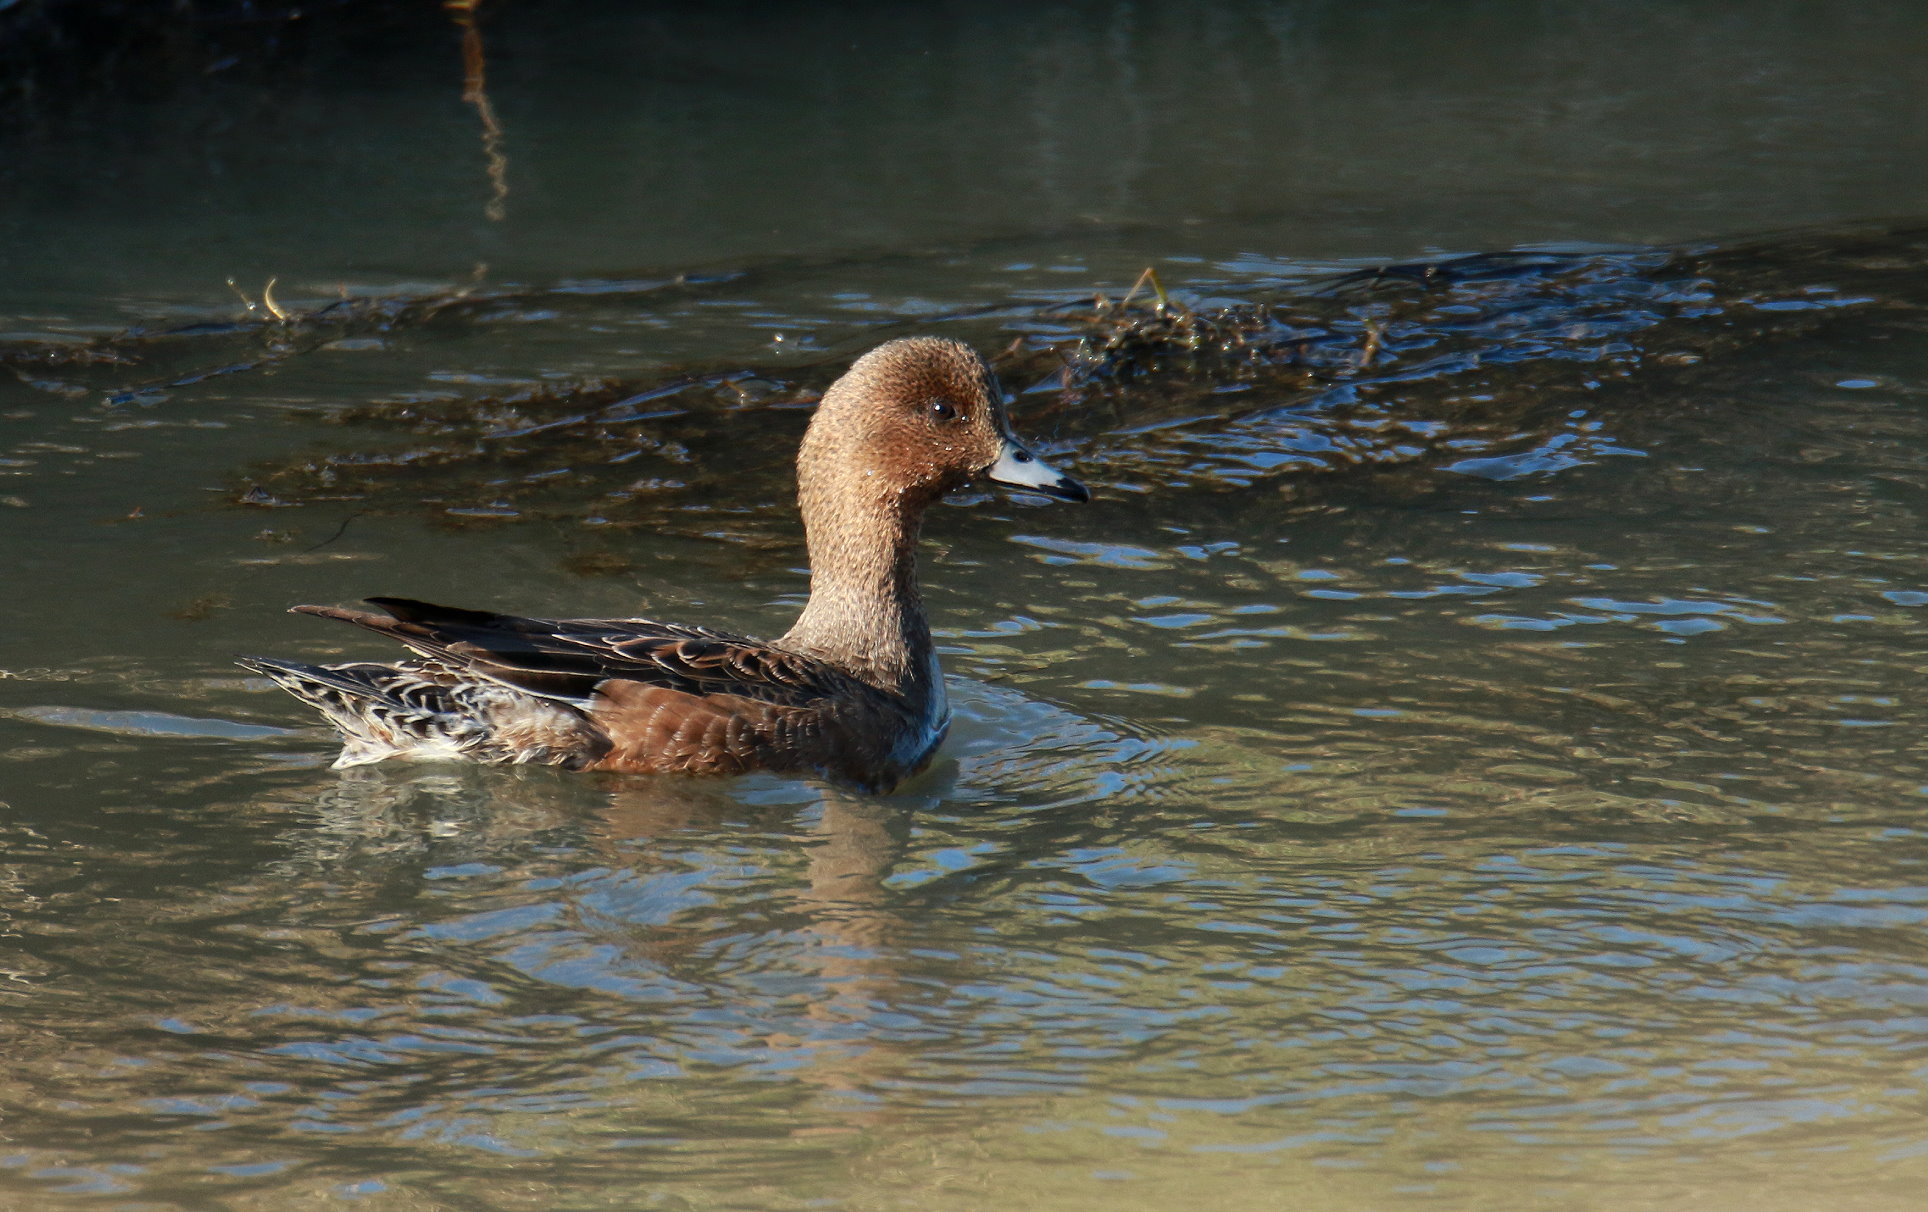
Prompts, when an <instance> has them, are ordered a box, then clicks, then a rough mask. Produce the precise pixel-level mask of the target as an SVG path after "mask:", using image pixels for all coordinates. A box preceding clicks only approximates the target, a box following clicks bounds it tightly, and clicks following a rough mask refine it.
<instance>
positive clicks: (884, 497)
mask: <svg viewBox="0 0 1928 1212" xmlns="http://www.w3.org/2000/svg"><path fill="white" fill-rule="evenodd" d="M797 473H798V481H799V485H800V487H801V488H802V490H803V495H804V498H805V501H806V505H808V504H809V503H810V502H811V499H812V498H817V499H820V500H822V501H823V506H822V507H834V505H833V504H832V502H834V501H835V500H837V499H838V498H842V499H844V500H853V499H869V500H880V501H895V502H897V503H898V505H899V507H900V508H910V509H921V508H922V507H924V506H926V505H928V504H930V503H931V502H933V501H935V500H937V499H938V498H939V497H942V496H943V495H944V494H945V493H948V492H950V491H952V490H953V489H956V488H960V487H962V486H963V485H965V484H966V483H968V482H970V481H971V480H972V479H973V478H975V477H977V476H979V475H983V476H986V477H988V478H989V479H991V480H993V481H995V482H996V483H999V484H1006V485H1009V486H1010V487H1012V488H1018V489H1022V490H1024V491H1025V492H1035V493H1038V494H1040V495H1042V496H1047V497H1057V498H1059V499H1060V500H1065V501H1088V500H1090V499H1091V493H1090V492H1089V491H1088V490H1087V489H1086V488H1085V486H1084V485H1082V484H1080V483H1078V482H1077V481H1076V480H1074V479H1072V478H1071V477H1070V476H1067V475H1065V474H1064V473H1063V472H1060V471H1058V470H1057V469H1056V468H1054V467H1052V466H1051V465H1050V464H1048V463H1046V462H1045V461H1044V460H1042V459H1040V458H1038V456H1037V455H1035V454H1033V453H1032V452H1031V451H1030V449H1029V448H1027V447H1026V446H1025V445H1024V443H1022V442H1020V441H1018V439H1017V437H1016V435H1014V434H1012V432H1011V423H1010V421H1009V420H1008V419H1006V417H1005V415H1004V393H1003V392H1002V391H1001V390H999V388H998V385H997V379H996V377H995V376H994V375H993V374H992V373H991V368H990V367H989V366H987V365H985V363H984V359H983V358H980V357H979V356H978V355H977V352H976V351H975V350H973V349H972V348H971V347H970V346H968V345H965V344H964V343H963V342H961V341H952V340H948V339H946V338H943V337H907V338H904V339H902V340H897V341H891V342H888V343H887V344H884V345H879V346H878V347H877V348H876V349H873V350H871V351H870V352H869V353H867V354H865V355H864V356H863V357H861V358H858V359H857V361H856V362H855V364H853V365H852V366H851V368H850V369H849V370H848V371H846V372H844V375H843V377H842V378H840V379H838V380H837V381H836V382H835V383H832V384H831V385H830V390H828V391H826V392H824V395H823V402H822V403H820V404H818V405H817V413H816V416H814V417H813V418H812V419H811V422H810V431H809V432H808V433H807V434H805V435H804V439H803V448H802V450H800V451H799V452H798V454H797Z"/></svg>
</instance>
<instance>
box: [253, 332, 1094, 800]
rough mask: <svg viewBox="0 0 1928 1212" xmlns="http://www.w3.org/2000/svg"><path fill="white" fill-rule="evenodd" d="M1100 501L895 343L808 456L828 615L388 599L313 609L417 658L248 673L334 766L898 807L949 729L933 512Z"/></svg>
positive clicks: (810, 533)
mask: <svg viewBox="0 0 1928 1212" xmlns="http://www.w3.org/2000/svg"><path fill="white" fill-rule="evenodd" d="M980 472H988V473H989V474H990V475H991V476H992V478H994V479H997V480H999V481H1001V482H1004V483H1008V484H1012V485H1015V486H1017V487H1020V488H1024V489H1026V490H1029V491H1033V492H1040V493H1043V494H1046V495H1052V496H1060V497H1066V498H1070V499H1077V500H1082V499H1084V498H1085V495H1086V494H1085V492H1084V489H1083V488H1082V487H1081V486H1079V485H1078V484H1077V483H1076V482H1075V481H1072V480H1069V479H1067V478H1066V477H1064V476H1062V475H1060V474H1059V473H1057V472H1056V471H1053V470H1052V469H1051V468H1049V467H1048V466H1046V465H1045V464H1043V463H1041V462H1039V461H1038V460H1037V459H1036V457H1035V456H1034V455H1032V454H1031V453H1030V452H1029V451H1028V450H1026V449H1025V448H1024V447H1023V445H1022V444H1021V443H1019V442H1018V441H1017V440H1016V439H1015V438H1014V437H1012V435H1011V432H1010V427H1009V424H1008V422H1007V421H1006V420H1005V416H1004V404H1003V396H1002V394H1001V392H1000V391H999V389H998V387H997V384H996V381H995V379H994V378H993V377H992V375H991V372H990V369H989V368H988V367H987V366H986V365H985V364H984V362H983V360H982V359H981V358H979V357H978V356H977V354H976V353H974V352H973V351H972V350H971V349H970V348H969V347H967V346H964V345H962V344H959V343H958V342H955V341H947V340H940V339H936V338H928V337H925V338H911V339H906V340H901V341H893V342H890V343H889V344H887V345H883V346H880V347H879V348H877V349H875V350H872V351H871V352H870V353H869V354H867V355H865V356H864V357H863V358H860V359H859V360H858V361H857V362H856V364H855V365H853V366H852V367H851V369H850V371H849V372H848V373H846V374H845V375H844V376H843V377H842V378H840V379H839V380H838V381H837V382H836V383H834V384H832V386H831V388H830V390H829V391H828V392H826V393H825V395H824V399H823V401H822V403H821V404H820V405H819V406H818V410H817V415H816V416H815V417H814V418H813V419H812V421H811V425H810V429H809V431H808V433H807V434H806V435H805V437H804V441H803V445H802V448H801V450H800V452H799V454H798V459H797V478H798V501H799V504H800V506H801V508H802V512H803V517H804V529H805V533H806V536H807V541H808V544H809V549H810V568H811V580H810V599H809V602H808V603H807V604H806V606H805V608H804V610H803V613H802V614H801V616H800V617H799V618H798V620H797V623H796V625H795V626H793V627H792V628H791V629H790V630H789V631H788V632H787V633H785V634H784V635H783V636H782V637H781V638H780V639H777V640H775V641H772V642H765V641H760V640H754V639H750V638H748V637H745V636H738V635H731V634H729V633H726V632H720V631H713V630H710V629H708V628H703V627H689V626H681V625H677V624H669V623H658V622H654V621H652V620H647V619H528V618H519V617H516V616H513V615H501V614H493V613H489V612H486V611H477V610H464V609H458V608H454V607H445V606H436V605H432V604H430V603H426V602H418V601H414V600H412V599H407V598H370V599H369V603H370V604H371V605H373V606H376V607H378V608H379V610H380V613H375V612H370V611H362V610H349V609H343V608H340V607H333V606H297V607H295V610H296V611H297V612H299V613H304V614H313V615H319V616H321V617H323V618H331V619H338V620H341V621H343V622H349V623H353V624H355V625H357V626H359V627H363V628H366V629H368V630H370V631H374V632H377V633H379V634H381V635H384V636H387V637H388V638H390V639H393V640H396V641H398V642H400V643H402V644H403V645H406V646H407V647H408V648H410V649H412V650H413V651H414V652H415V653H416V654H417V655H418V656H419V657H420V658H421V659H420V660H418V661H414V662H408V663H403V664H397V665H392V666H386V665H372V664H366V663H357V664H352V665H337V666H309V665H302V664H299V663H296V662H290V661H272V660H266V659H262V658H248V659H246V660H244V661H243V662H242V663H243V664H245V665H247V666H248V667H249V668H252V669H256V670H258V671H260V672H262V673H264V674H266V675H268V676H269V677H271V678H273V679H274V680H275V681H277V682H278V683H280V684H281V685H282V686H283V687H285V688H286V689H288V690H290V691H291V692H293V693H294V694H295V695H296V696H297V697H300V698H302V699H303V700H305V701H307V702H309V703H310V704H311V705H313V706H315V707H316V708H317V709H319V710H320V711H321V712H322V713H323V714H324V715H325V716H327V718H328V719H329V720H330V721H331V722H332V723H334V724H335V726H336V728H337V729H338V730H340V731H341V733H342V735H343V737H344V740H345V742H346V744H345V746H344V749H343V752H342V756H341V758H340V759H339V760H338V762H337V765H355V764H359V763H362V762H369V761H377V760H380V759H382V758H384V757H403V756H409V757H438V758H461V759H466V760H471V761H480V762H489V763H525V764H527V763H536V764H548V765H561V766H566V767H569V768H571V769H596V770H609V771H623V772H632V773H651V774H665V773H676V774H739V773H743V772H746V771H749V770H775V771H781V772H789V773H799V774H810V775H817V776H820V777H824V778H828V779H832V780H835V781H837V782H840V783H844V784H847V785H851V786H855V787H860V788H866V789H872V790H883V789H887V788H889V787H891V786H893V785H895V784H896V783H897V782H899V781H901V780H902V779H904V778H905V777H907V776H909V775H910V774H912V773H915V772H916V771H917V770H918V769H920V768H922V767H923V766H924V765H925V764H926V763H928V762H929V760H930V757H931V755H932V753H933V752H934V751H935V749H936V747H937V745H938V743H939V742H940V741H941V740H942V739H943V736H944V733H945V730H946V728H947V727H948V724H949V708H948V706H947V703H946V699H945V695H944V685H943V677H942V673H941V671H940V670H939V669H938V667H937V660H936V653H935V647H934V645H933V644H932V641H931V634H930V628H929V625H928V623H927V622H926V620H925V618H924V611H923V604H922V599H921V597H920V595H919V593H918V587H917V566H916V545H917V537H918V531H919V528H920V526H921V524H922V519H923V514H924V511H925V510H926V509H927V508H928V507H929V506H930V505H931V504H932V503H933V502H935V501H937V500H938V499H939V498H941V497H942V496H943V495H944V494H945V493H947V492H950V491H952V490H953V489H955V488H957V487H959V486H961V485H962V484H964V483H965V482H967V481H968V480H969V479H970V478H971V477H972V476H974V475H977V474H979V473H980Z"/></svg>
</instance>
